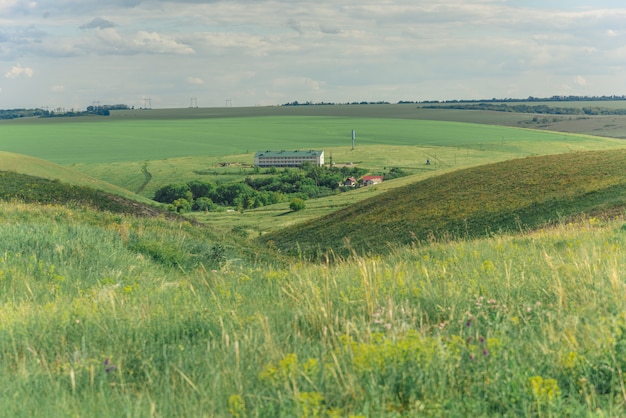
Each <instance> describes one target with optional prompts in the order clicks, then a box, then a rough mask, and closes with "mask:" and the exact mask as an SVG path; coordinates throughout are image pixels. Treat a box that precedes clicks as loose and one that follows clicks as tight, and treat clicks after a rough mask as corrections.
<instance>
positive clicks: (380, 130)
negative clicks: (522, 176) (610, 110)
mask: <svg viewBox="0 0 626 418" xmlns="http://www.w3.org/2000/svg"><path fill="white" fill-rule="evenodd" d="M353 129H354V130H356V133H357V145H359V146H362V145H375V144H381V145H403V146H450V147H459V148H471V149H482V148H484V147H490V146H500V147H501V149H502V150H503V151H506V152H520V151H521V152H527V153H528V152H531V153H532V152H536V153H541V150H542V149H543V147H542V143H546V142H553V143H561V144H563V146H566V144H567V146H570V147H573V148H576V147H577V144H578V143H584V142H585V141H590V139H589V138H586V139H582V138H579V137H572V136H568V135H564V134H559V133H553V132H545V131H535V130H520V129H513V128H509V127H501V126H488V125H478V124H465V123H450V122H442V121H423V120H419V121H417V120H406V119H377V118H338V117H302V116H293V117H284V116H283V117H263V118H223V119H182V120H157V121H145V120H132V121H124V120H111V121H93V122H80V121H78V122H76V121H73V120H72V121H68V122H66V123H58V122H57V123H36V124H0V138H1V140H0V145H1V146H2V149H3V150H4V151H8V152H14V153H18V154H26V155H30V156H33V157H38V158H42V159H45V160H49V161H52V162H56V163H59V164H72V163H89V164H93V163H112V162H127V161H146V160H162V159H167V158H176V157H187V156H192V155H193V156H226V155H232V154H250V153H254V152H255V151H260V150H266V149H325V150H332V148H333V147H346V146H350V145H351V132H352V130H353ZM596 142H598V143H599V142H601V141H599V140H597V141H596ZM533 144H534V148H533V146H532V145H533ZM529 145H530V147H529ZM556 152H559V150H557V151H556ZM250 161H251V159H250Z"/></svg>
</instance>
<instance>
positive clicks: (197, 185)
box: [187, 180, 215, 199]
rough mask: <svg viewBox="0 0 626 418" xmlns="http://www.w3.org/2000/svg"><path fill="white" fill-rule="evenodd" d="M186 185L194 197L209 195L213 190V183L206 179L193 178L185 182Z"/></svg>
mask: <svg viewBox="0 0 626 418" xmlns="http://www.w3.org/2000/svg"><path fill="white" fill-rule="evenodd" d="M187 186H189V190H191V193H192V194H193V198H194V199H199V198H201V197H210V196H211V194H212V193H213V192H214V191H215V185H214V184H213V183H209V182H206V181H200V180H193V181H190V182H189V183H187Z"/></svg>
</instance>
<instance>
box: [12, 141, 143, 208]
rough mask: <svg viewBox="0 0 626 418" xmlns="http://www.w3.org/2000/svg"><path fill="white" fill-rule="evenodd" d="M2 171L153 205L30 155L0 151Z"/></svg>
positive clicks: (103, 182)
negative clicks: (94, 190) (100, 191)
mask: <svg viewBox="0 0 626 418" xmlns="http://www.w3.org/2000/svg"><path fill="white" fill-rule="evenodd" d="M0 171H11V172H15V173H20V174H26V175H31V176H35V177H41V178H45V179H49V180H59V181H61V182H63V183H68V184H72V185H76V186H86V187H90V188H93V189H97V190H102V191H104V192H107V193H111V194H116V195H119V196H122V197H126V198H129V199H133V200H137V201H139V202H142V203H151V201H150V200H149V199H146V198H143V197H141V196H139V195H137V194H134V193H132V192H131V191H129V190H127V189H124V188H122V187H119V186H114V185H112V184H109V183H106V182H105V181H102V180H98V179H96V178H93V177H90V176H88V175H86V174H83V173H81V172H79V171H76V170H73V169H71V168H68V167H64V166H62V165H59V164H55V163H53V162H50V161H46V160H42V159H40V158H35V157H31V156H28V155H21V154H14V153H11V152H4V151H0Z"/></svg>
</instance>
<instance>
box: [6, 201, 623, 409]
mask: <svg viewBox="0 0 626 418" xmlns="http://www.w3.org/2000/svg"><path fill="white" fill-rule="evenodd" d="M0 231H1V232H2V240H0V292H1V294H2V301H1V302H0V324H1V327H0V357H1V358H2V361H3V367H2V368H0V387H2V388H3V390H1V391H0V405H1V406H2V408H3V411H4V414H6V415H7V416H12V417H38V416H41V417H43V416H46V417H49V416H82V415H89V416H94V417H99V416H101V417H109V416H133V417H151V416H219V417H227V416H231V417H244V416H279V417H280V416H284V417H287V416H289V417H313V416H319V417H348V416H353V417H360V416H363V417H367V416H381V417H405V416H406V417H409V416H421V415H427V416H591V415H594V416H622V415H623V414H624V413H625V412H626V408H625V405H626V404H625V402H624V398H623V373H624V371H626V360H625V359H626V341H625V335H626V334H625V333H624V329H626V317H624V314H623V312H624V311H625V310H626V305H625V301H626V288H625V287H624V282H625V281H626V277H625V276H624V272H623V269H622V268H621V267H622V266H623V265H624V263H626V253H625V251H624V249H625V248H626V232H625V229H624V226H623V221H611V222H608V223H605V222H602V221H600V220H598V219H590V220H589V221H587V222H583V223H578V224H576V225H559V226H557V227H556V228H554V229H552V230H547V231H542V232H540V233H534V234H529V233H525V234H522V235H516V236H506V235H500V236H497V237H492V238H488V239H483V240H478V241H472V242H469V241H467V242H457V243H449V244H434V243H433V244H431V245H426V246H416V247H408V248H405V249H397V250H396V251H394V252H392V253H391V254H389V255H388V256H383V257H374V258H353V259H350V260H347V261H345V262H343V263H340V264H337V265H334V266H330V265H306V264H302V263H300V262H296V263H294V264H292V265H288V266H282V267H281V266H278V265H276V264H270V263H267V262H263V263H258V262H256V263H255V262H252V261H246V262H243V261H241V260H239V261H238V260H237V258H239V257H238V255H237V254H236V253H233V252H231V251H230V249H229V248H226V250H227V251H226V252H225V253H224V254H223V258H222V260H223V261H222V262H221V263H219V264H209V260H210V258H207V259H202V262H194V260H193V259H188V261H187V262H179V263H172V262H170V260H172V259H174V260H176V257H177V256H176V254H180V253H181V252H183V250H184V252H186V251H188V250H189V249H190V248H191V247H192V246H194V247H196V248H201V247H203V246H204V247H208V248H211V247H212V246H213V245H214V244H215V241H212V238H211V237H210V235H209V234H207V231H200V230H198V229H197V228H193V227H191V226H189V225H185V224H180V223H178V222H174V223H171V222H169V221H165V220H163V219H145V218H137V217H126V216H123V215H122V216H120V215H111V214H108V213H105V212H93V211H89V210H84V209H67V208H64V207H59V206H36V205H24V204H13V203H11V204H9V203H2V202H0ZM155 250H156V251H157V254H158V253H159V252H161V253H162V254H161V255H162V256H160V257H159V256H156V255H155V253H154V251H155ZM166 254H170V256H165V255H166ZM209 254H211V253H210V252H209ZM172 257H173V258H172ZM205 263H206V264H205ZM16 399H18V400H19V402H16Z"/></svg>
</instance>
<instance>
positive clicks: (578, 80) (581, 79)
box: [574, 75, 587, 87]
mask: <svg viewBox="0 0 626 418" xmlns="http://www.w3.org/2000/svg"><path fill="white" fill-rule="evenodd" d="M574 83H575V84H576V85H577V86H580V87H585V86H586V85H587V79H586V78H585V77H583V76H580V75H579V76H577V77H576V79H575V80H574Z"/></svg>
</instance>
